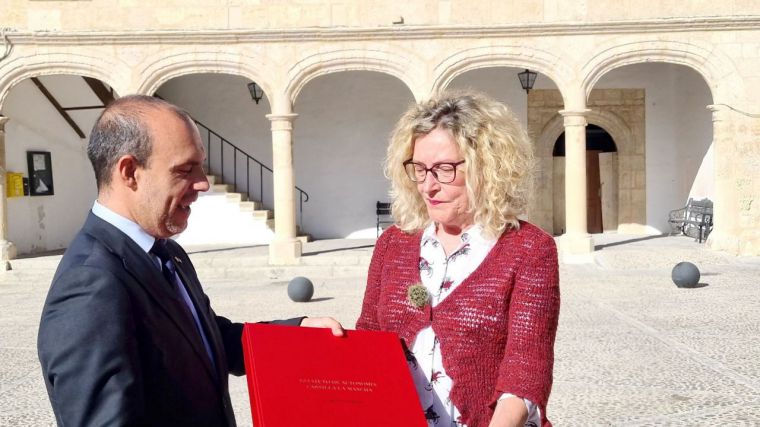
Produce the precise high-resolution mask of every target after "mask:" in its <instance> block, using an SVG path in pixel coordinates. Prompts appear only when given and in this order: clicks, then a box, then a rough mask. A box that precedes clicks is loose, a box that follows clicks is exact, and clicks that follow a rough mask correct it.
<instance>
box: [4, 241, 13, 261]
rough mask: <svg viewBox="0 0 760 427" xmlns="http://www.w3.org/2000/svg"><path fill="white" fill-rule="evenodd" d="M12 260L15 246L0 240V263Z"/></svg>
mask: <svg viewBox="0 0 760 427" xmlns="http://www.w3.org/2000/svg"><path fill="white" fill-rule="evenodd" d="M14 258H16V245H14V244H13V243H11V242H9V241H7V240H0V261H8V260H11V259H14Z"/></svg>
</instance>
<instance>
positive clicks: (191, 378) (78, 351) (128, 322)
mask: <svg viewBox="0 0 760 427" xmlns="http://www.w3.org/2000/svg"><path fill="white" fill-rule="evenodd" d="M87 153H88V156H89V158H90V161H91V162H92V164H93V168H94V170H95V177H96V181H97V185H98V199H97V201H96V202H95V204H94V206H93V208H92V212H91V213H90V214H89V216H88V217H87V220H86V222H85V224H84V226H83V227H82V230H81V231H80V232H79V233H78V234H77V236H76V237H75V238H74V240H73V241H72V243H71V245H70V246H69V248H68V250H67V251H66V253H65V254H64V256H63V259H62V260H61V263H60V265H59V267H58V270H57V271H56V273H55V277H54V278H53V284H52V286H51V288H50V291H49V293H48V297H47V300H46V301H45V307H44V309H43V312H42V320H41V323H40V330H39V336H38V343H37V346H38V353H39V358H40V363H41V364H42V371H43V374H44V378H45V384H46V386H47V391H48V395H49V397H50V401H51V403H52V406H53V411H54V412H55V417H56V421H57V422H58V424H59V425H62V426H90V425H92V426H95V425H97V426H103V425H140V426H145V425H150V426H234V425H235V418H234V414H233V412H232V406H231V404H230V396H229V392H228V388H227V375H228V374H229V373H233V374H236V375H242V374H243V373H244V366H243V355H242V347H241V333H242V324H239V323H232V322H231V321H229V320H227V319H225V318H224V317H220V316H217V315H216V314H215V313H214V311H213V310H212V309H211V306H210V305H209V299H208V298H207V297H206V295H205V294H204V292H203V289H202V288H201V285H200V282H199V281H198V277H197V276H196V274H195V269H194V268H193V265H192V262H191V261H190V259H189V258H188V256H187V254H186V253H185V251H184V250H182V248H181V247H180V246H179V245H178V244H176V243H175V242H174V241H172V240H169V239H168V238H169V237H171V236H173V235H175V234H177V233H179V232H181V231H183V230H184V229H185V228H186V227H187V220H188V217H189V215H190V204H191V203H193V202H194V201H195V200H196V199H197V197H198V193H199V192H202V191H206V190H208V187H209V184H208V181H207V180H206V175H205V173H204V171H203V167H202V164H203V161H204V158H205V154H204V150H203V146H202V144H201V140H200V136H199V134H198V130H197V128H196V127H195V125H194V124H193V122H192V120H191V119H190V117H189V116H188V115H187V113H185V112H183V111H181V110H179V109H178V108H177V107H174V106H173V105H171V104H168V103H166V102H164V101H162V100H159V99H157V98H153V97H146V96H128V97H124V98H121V99H119V100H116V101H114V102H113V103H112V104H110V105H109V106H108V107H107V108H106V109H105V110H104V111H103V114H102V115H101V116H100V118H99V119H98V121H97V122H96V124H95V127H94V129H93V131H92V134H91V137H90V143H89V145H88V148H87ZM279 322H280V323H285V324H291V325H298V324H301V325H303V326H316V327H330V328H332V330H333V333H334V334H335V335H341V334H342V329H341V326H340V324H339V323H338V322H336V321H335V320H334V319H332V318H297V319H290V320H285V321H279Z"/></svg>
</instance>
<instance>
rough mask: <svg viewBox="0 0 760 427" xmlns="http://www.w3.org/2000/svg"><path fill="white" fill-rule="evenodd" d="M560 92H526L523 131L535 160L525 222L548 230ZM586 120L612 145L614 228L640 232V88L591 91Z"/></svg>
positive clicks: (560, 124)
mask: <svg viewBox="0 0 760 427" xmlns="http://www.w3.org/2000/svg"><path fill="white" fill-rule="evenodd" d="M562 106H563V104H562V97H561V95H560V94H559V93H558V91H556V90H536V91H533V92H531V94H530V96H529V97H528V133H529V134H530V135H531V137H532V138H533V140H534V141H535V153H536V159H537V161H538V172H537V179H536V181H537V182H536V184H537V185H536V189H538V190H539V191H537V192H536V195H535V198H534V201H533V203H532V205H531V209H530V210H529V217H530V219H531V221H533V222H534V223H536V224H537V225H539V226H540V227H541V228H543V229H544V230H546V231H547V232H553V231H554V214H555V208H554V201H553V193H554V174H555V173H556V172H555V170H554V159H553V157H552V149H553V147H554V142H555V141H556V140H557V138H558V137H559V136H560V135H561V134H562V132H564V130H565V129H564V122H563V118H562V116H561V115H559V113H557V111H558V110H560V109H562ZM588 106H589V108H590V109H591V111H590V112H589V113H588V115H587V116H586V120H587V121H588V123H590V124H594V125H597V126H599V127H601V128H603V129H604V130H606V131H607V132H608V133H609V134H610V136H612V139H613V140H614V141H615V144H616V145H617V148H618V152H617V171H618V172H617V198H618V209H617V212H618V214H617V224H618V228H617V229H618V232H621V233H633V234H640V233H644V232H645V231H646V163H645V160H646V158H645V134H644V91H643V90H641V89H604V90H594V91H592V92H591V95H590V97H589V102H588Z"/></svg>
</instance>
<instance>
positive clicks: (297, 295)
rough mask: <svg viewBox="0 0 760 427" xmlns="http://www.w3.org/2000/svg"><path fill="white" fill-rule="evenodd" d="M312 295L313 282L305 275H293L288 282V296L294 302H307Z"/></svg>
mask: <svg viewBox="0 0 760 427" xmlns="http://www.w3.org/2000/svg"><path fill="white" fill-rule="evenodd" d="M313 295H314V284H313V283H311V280H309V279H307V278H305V277H301V276H298V277H294V278H293V280H291V281H290V283H288V297H290V299H292V300H293V301H295V302H307V301H309V300H310V299H311V297H312V296H313Z"/></svg>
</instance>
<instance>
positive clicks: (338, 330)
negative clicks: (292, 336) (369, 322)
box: [301, 317, 344, 337]
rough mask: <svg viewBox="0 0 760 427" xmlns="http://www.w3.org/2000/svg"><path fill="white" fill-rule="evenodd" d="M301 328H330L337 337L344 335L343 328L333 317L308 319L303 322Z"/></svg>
mask: <svg viewBox="0 0 760 427" xmlns="http://www.w3.org/2000/svg"><path fill="white" fill-rule="evenodd" d="M301 326H306V327H307V328H330V329H331V330H332V334H333V335H335V336H336V337H342V336H343V335H344V332H343V326H342V325H341V324H340V322H338V321H337V320H335V319H333V318H332V317H307V318H305V319H303V320H302V321H301Z"/></svg>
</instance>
